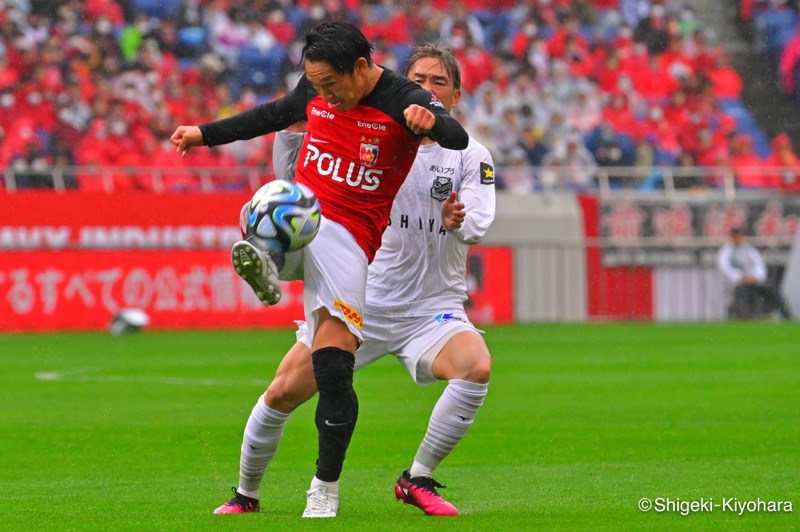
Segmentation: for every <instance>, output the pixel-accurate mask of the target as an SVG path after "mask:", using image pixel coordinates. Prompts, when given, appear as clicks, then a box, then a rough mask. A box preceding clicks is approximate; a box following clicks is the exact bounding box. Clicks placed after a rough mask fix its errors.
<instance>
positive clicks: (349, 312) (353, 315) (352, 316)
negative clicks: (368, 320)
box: [333, 299, 364, 330]
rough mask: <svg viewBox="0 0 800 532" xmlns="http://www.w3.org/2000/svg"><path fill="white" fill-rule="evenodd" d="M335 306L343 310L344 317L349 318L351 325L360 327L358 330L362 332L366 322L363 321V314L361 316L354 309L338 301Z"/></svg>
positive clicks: (334, 303)
mask: <svg viewBox="0 0 800 532" xmlns="http://www.w3.org/2000/svg"><path fill="white" fill-rule="evenodd" d="M333 306H334V307H336V308H338V309H339V310H341V311H342V313H343V314H344V317H345V318H347V320H348V321H349V322H350V323H352V324H353V325H355V326H356V327H358V330H361V328H362V327H363V326H364V322H363V321H362V320H361V314H359V313H358V312H357V311H356V310H355V309H354V308H353V307H351V306H349V305H345V304H344V303H342V302H341V301H339V300H338V299H337V300H336V301H334V302H333Z"/></svg>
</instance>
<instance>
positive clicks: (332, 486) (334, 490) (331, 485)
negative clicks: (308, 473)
mask: <svg viewBox="0 0 800 532" xmlns="http://www.w3.org/2000/svg"><path fill="white" fill-rule="evenodd" d="M317 486H325V487H326V488H327V489H328V493H330V494H331V495H336V496H337V497H338V496H339V481H338V480H334V481H333V482H325V481H324V480H320V479H318V478H317V477H314V478H313V479H311V489H312V490H313V489H314V488H316V487H317Z"/></svg>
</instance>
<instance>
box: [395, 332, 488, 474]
mask: <svg viewBox="0 0 800 532" xmlns="http://www.w3.org/2000/svg"><path fill="white" fill-rule="evenodd" d="M491 363H492V359H491V355H490V354H489V350H488V348H487V347H486V343H485V342H484V341H483V338H482V337H481V336H480V334H478V333H477V332H475V331H463V332H460V333H458V334H456V335H455V336H453V337H452V338H451V339H450V340H448V342H447V343H446V344H445V345H444V347H443V348H442V350H441V351H440V352H439V355H438V356H437V357H436V359H435V360H434V362H433V365H432V371H433V375H434V377H436V378H437V379H439V380H447V381H448V384H447V387H445V389H444V392H443V393H442V395H441V397H440V398H439V400H438V401H437V403H436V406H435V407H434V409H433V412H432V414H431V418H430V421H429V422H428V429H427V431H426V433H425V437H424V438H423V440H422V443H421V444H420V447H419V449H418V450H417V454H416V456H415V457H414V463H413V464H412V466H411V470H410V472H409V473H410V475H411V477H418V476H425V477H430V476H431V475H432V474H433V471H434V469H436V467H438V466H439V464H440V463H441V462H442V460H444V459H445V458H447V456H448V455H449V454H450V453H451V452H452V450H453V449H454V448H455V446H456V445H457V444H458V442H460V441H461V440H462V439H463V438H464V435H465V434H466V433H467V430H469V428H470V427H471V426H472V423H473V421H474V419H475V415H476V414H477V413H478V409H480V407H481V405H483V400H484V398H485V397H486V393H487V390H488V382H489V375H490V373H491Z"/></svg>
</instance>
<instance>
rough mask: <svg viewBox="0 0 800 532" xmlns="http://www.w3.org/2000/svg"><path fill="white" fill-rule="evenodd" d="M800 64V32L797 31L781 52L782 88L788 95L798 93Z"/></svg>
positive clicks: (779, 67)
mask: <svg viewBox="0 0 800 532" xmlns="http://www.w3.org/2000/svg"><path fill="white" fill-rule="evenodd" d="M799 63H800V31H796V32H795V33H794V35H793V36H792V38H791V39H789V42H787V43H786V46H785V47H784V48H783V52H781V57H780V63H779V65H778V74H779V76H780V79H781V87H782V88H783V92H784V93H786V94H787V95H793V94H795V93H796V92H797V76H798V68H797V65H798V64H799Z"/></svg>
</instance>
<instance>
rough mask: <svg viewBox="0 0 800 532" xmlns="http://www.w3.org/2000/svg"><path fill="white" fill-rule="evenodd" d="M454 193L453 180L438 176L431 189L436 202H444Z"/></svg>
mask: <svg viewBox="0 0 800 532" xmlns="http://www.w3.org/2000/svg"><path fill="white" fill-rule="evenodd" d="M452 191H453V180H452V179H450V178H449V177H442V176H440V175H437V176H436V179H434V180H433V186H432V187H431V197H432V198H433V199H435V200H436V201H444V200H446V199H447V196H449V195H450V193H451V192H452Z"/></svg>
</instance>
